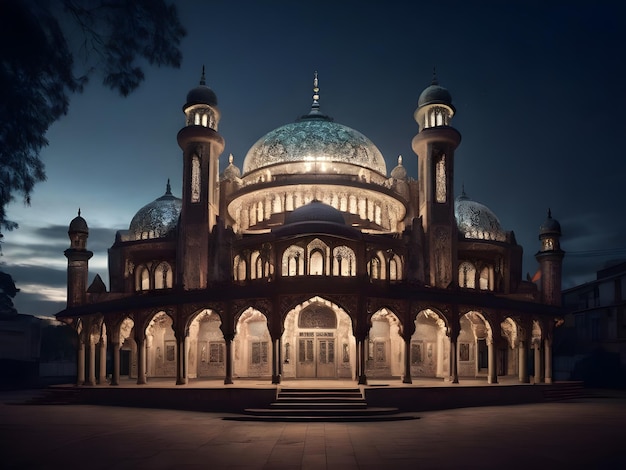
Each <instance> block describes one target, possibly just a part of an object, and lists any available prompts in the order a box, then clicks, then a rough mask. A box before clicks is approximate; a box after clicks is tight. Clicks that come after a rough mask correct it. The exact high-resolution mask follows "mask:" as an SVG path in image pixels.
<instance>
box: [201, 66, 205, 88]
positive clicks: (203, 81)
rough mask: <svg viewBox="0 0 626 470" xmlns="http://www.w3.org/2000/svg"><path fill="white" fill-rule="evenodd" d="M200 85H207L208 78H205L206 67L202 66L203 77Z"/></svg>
mask: <svg viewBox="0 0 626 470" xmlns="http://www.w3.org/2000/svg"><path fill="white" fill-rule="evenodd" d="M200 85H206V78H205V76H204V65H203V66H202V75H201V76H200Z"/></svg>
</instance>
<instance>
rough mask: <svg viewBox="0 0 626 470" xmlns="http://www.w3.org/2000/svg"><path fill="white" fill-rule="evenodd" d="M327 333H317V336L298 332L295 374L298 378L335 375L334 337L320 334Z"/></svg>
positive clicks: (332, 376) (331, 376) (330, 376)
mask: <svg viewBox="0 0 626 470" xmlns="http://www.w3.org/2000/svg"><path fill="white" fill-rule="evenodd" d="M327 334H328V333H322V334H319V333H318V335H319V336H318V335H315V334H314V333H308V332H307V333H305V332H302V333H300V335H301V337H300V338H299V340H298V367H297V375H298V377H299V378H334V377H336V375H337V369H336V366H335V338H331V337H326V336H321V335H327ZM331 334H332V333H331ZM303 336H305V337H303ZM320 336H321V337H320Z"/></svg>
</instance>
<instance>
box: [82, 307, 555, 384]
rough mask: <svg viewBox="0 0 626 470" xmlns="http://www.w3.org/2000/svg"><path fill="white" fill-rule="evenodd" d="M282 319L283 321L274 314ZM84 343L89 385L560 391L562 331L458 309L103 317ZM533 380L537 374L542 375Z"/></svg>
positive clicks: (170, 311)
mask: <svg viewBox="0 0 626 470" xmlns="http://www.w3.org/2000/svg"><path fill="white" fill-rule="evenodd" d="M274 311H279V312H280V313H279V314H278V315H274V314H273V312H274ZM73 325H74V327H75V330H76V332H77V334H78V362H77V364H78V374H77V384H79V385H96V384H104V383H107V382H109V383H110V384H111V385H118V384H119V383H120V377H122V376H128V377H129V378H135V379H136V382H137V384H139V385H141V384H145V383H147V380H148V378H150V377H172V378H175V381H176V382H175V383H176V384H178V385H184V384H186V383H187V382H188V380H189V379H202V378H207V379H217V378H219V379H223V381H224V383H225V384H232V383H233V381H234V380H237V379H244V378H252V377H255V378H267V380H268V381H269V380H271V381H272V383H280V381H281V379H288V378H308V379H320V378H326V379H334V378H339V379H353V380H356V381H358V382H359V383H360V384H366V383H367V380H368V378H371V379H382V378H384V379H394V378H395V379H398V380H402V382H404V383H412V382H413V379H419V378H443V379H445V380H449V381H451V382H453V383H458V382H459V378H462V379H463V378H486V379H487V382H488V383H497V382H498V377H502V376H508V377H511V376H513V377H517V379H518V380H519V382H521V383H528V382H530V381H531V380H532V381H534V382H535V383H539V382H546V383H550V382H551V381H552V367H551V364H552V349H551V341H552V325H551V324H550V323H549V322H548V321H546V320H543V319H541V318H539V317H532V316H526V315H520V314H517V315H516V314H511V313H507V312H494V311H488V310H480V309H475V308H458V307H457V306H455V305H427V304H423V305H422V304H417V303H414V302H408V301H407V302H395V303H393V302H392V303H389V302H386V301H385V300H384V299H382V300H372V301H369V302H367V303H365V302H362V301H361V300H360V299H359V298H340V299H335V298H333V296H329V297H328V298H326V297H321V296H311V297H309V298H306V299H302V298H300V299H297V300H294V299H290V300H289V301H283V302H282V304H281V305H280V306H278V305H275V304H274V303H272V302H271V301H270V300H268V299H262V300H259V301H258V302H254V306H252V305H251V304H246V303H244V302H239V303H238V302H232V303H218V304H210V303H207V305H183V306H181V307H179V308H178V309H175V308H168V307H164V308H159V309H152V310H136V311H132V312H129V313H127V314H121V313H116V314H108V315H106V316H105V315H102V314H91V315H85V316H82V317H79V318H77V319H76V320H75V321H74V323H73ZM531 371H532V375H531Z"/></svg>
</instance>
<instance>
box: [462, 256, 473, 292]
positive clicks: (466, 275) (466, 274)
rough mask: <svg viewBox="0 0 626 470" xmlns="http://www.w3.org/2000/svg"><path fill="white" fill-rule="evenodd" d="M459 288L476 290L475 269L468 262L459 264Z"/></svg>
mask: <svg viewBox="0 0 626 470" xmlns="http://www.w3.org/2000/svg"><path fill="white" fill-rule="evenodd" d="M459 287H466V288H468V289H475V288H476V268H475V267H474V265H473V264H472V263H470V262H468V261H464V262H462V263H461V264H459Z"/></svg>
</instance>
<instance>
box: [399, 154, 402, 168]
mask: <svg viewBox="0 0 626 470" xmlns="http://www.w3.org/2000/svg"><path fill="white" fill-rule="evenodd" d="M398 166H402V155H398Z"/></svg>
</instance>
